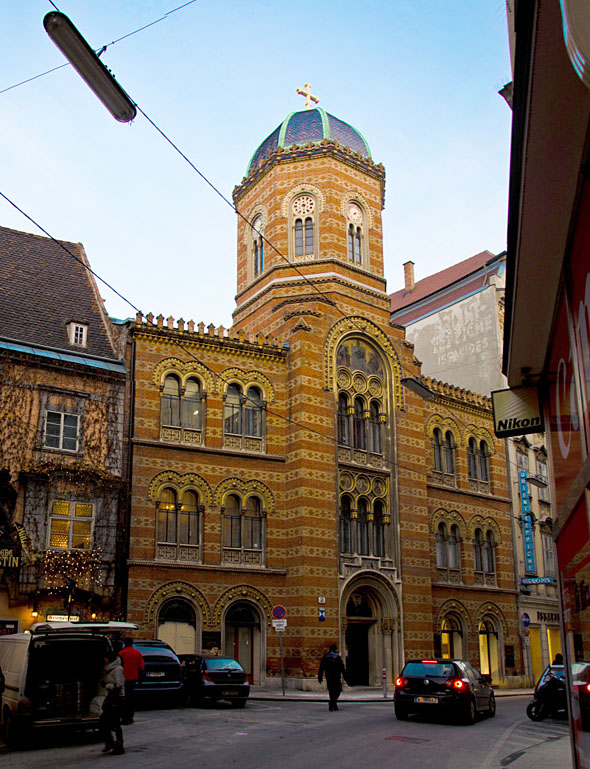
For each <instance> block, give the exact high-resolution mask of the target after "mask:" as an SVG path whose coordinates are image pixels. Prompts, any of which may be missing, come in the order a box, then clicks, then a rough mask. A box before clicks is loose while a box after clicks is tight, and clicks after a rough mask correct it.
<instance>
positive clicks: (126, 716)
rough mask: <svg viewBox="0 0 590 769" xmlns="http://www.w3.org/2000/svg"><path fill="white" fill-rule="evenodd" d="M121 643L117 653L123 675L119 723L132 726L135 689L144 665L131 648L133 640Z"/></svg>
mask: <svg viewBox="0 0 590 769" xmlns="http://www.w3.org/2000/svg"><path fill="white" fill-rule="evenodd" d="M123 643H124V646H123V648H122V649H121V651H120V652H119V657H121V662H122V663H123V673H124V674H125V704H124V709H123V717H122V719H121V723H122V724H132V723H133V716H134V715H135V687H136V686H137V682H138V681H139V676H140V675H141V673H142V672H143V670H144V668H145V663H144V661H143V656H142V654H141V652H140V651H139V649H136V648H135V646H133V638H126V639H125V641H124V642H123Z"/></svg>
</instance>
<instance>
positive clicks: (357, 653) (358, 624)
mask: <svg viewBox="0 0 590 769" xmlns="http://www.w3.org/2000/svg"><path fill="white" fill-rule="evenodd" d="M375 621H376V620H375V618H374V617H373V610H372V609H371V606H370V604H369V601H368V599H367V596H366V595H365V594H364V593H363V592H361V591H360V590H359V591H356V592H354V593H353V594H352V595H351V596H350V598H349V599H348V602H347V604H346V633H345V641H346V678H347V680H348V683H349V684H350V686H369V630H370V629H371V628H372V626H373V625H374V624H375Z"/></svg>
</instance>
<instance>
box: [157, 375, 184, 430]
mask: <svg viewBox="0 0 590 769" xmlns="http://www.w3.org/2000/svg"><path fill="white" fill-rule="evenodd" d="M160 418H161V420H162V424H163V425H167V426H170V427H180V380H179V379H178V377H177V376H174V374H168V376H167V377H166V378H165V379H164V387H163V390H162V399H161V408H160Z"/></svg>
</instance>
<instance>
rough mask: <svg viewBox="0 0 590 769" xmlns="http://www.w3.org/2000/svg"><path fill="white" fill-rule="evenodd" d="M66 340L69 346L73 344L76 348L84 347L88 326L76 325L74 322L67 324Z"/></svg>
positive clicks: (84, 324) (83, 324)
mask: <svg viewBox="0 0 590 769" xmlns="http://www.w3.org/2000/svg"><path fill="white" fill-rule="evenodd" d="M68 338H69V342H70V344H75V345H76V347H86V344H87V341H88V325H87V324H86V323H77V322H76V321H72V322H71V323H68Z"/></svg>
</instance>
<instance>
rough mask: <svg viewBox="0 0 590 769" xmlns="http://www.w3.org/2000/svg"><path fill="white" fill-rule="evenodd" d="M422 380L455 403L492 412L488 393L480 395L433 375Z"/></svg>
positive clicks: (440, 396)
mask: <svg viewBox="0 0 590 769" xmlns="http://www.w3.org/2000/svg"><path fill="white" fill-rule="evenodd" d="M422 382H423V383H424V384H425V385H426V387H428V389H429V390H432V392H433V393H434V394H435V396H438V397H439V398H441V399H445V398H446V399H449V400H452V401H454V402H455V403H462V404H465V405H466V406H470V407H472V408H477V409H481V410H482V411H487V412H491V410H492V399H491V398H488V397H487V396H486V395H480V394H479V393H474V392H472V391H471V390H465V389H464V388H461V387H456V386H455V385H452V384H447V383H446V382H441V381H440V380H438V379H432V378H431V377H427V376H424V377H422Z"/></svg>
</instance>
